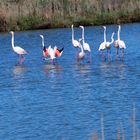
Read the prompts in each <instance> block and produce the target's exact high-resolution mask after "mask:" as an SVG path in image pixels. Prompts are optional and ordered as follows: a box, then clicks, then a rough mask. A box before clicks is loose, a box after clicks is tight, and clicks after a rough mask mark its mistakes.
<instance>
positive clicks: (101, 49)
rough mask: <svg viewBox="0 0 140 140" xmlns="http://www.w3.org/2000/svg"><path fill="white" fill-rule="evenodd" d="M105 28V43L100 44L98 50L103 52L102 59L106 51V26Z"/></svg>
mask: <svg viewBox="0 0 140 140" xmlns="http://www.w3.org/2000/svg"><path fill="white" fill-rule="evenodd" d="M103 28H104V42H102V43H101V44H100V47H99V49H98V50H99V51H101V52H102V58H103V57H104V55H103V51H104V50H105V49H106V26H103Z"/></svg>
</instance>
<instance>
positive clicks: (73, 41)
mask: <svg viewBox="0 0 140 140" xmlns="http://www.w3.org/2000/svg"><path fill="white" fill-rule="evenodd" d="M71 29H72V45H73V46H74V47H75V48H80V47H79V42H78V41H77V40H75V39H74V29H73V24H72V25H71Z"/></svg>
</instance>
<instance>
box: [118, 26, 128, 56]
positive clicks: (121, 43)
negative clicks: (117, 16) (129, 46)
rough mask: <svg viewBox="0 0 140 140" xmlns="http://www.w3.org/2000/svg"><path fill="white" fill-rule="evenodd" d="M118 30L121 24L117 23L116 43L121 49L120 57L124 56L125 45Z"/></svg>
mask: <svg viewBox="0 0 140 140" xmlns="http://www.w3.org/2000/svg"><path fill="white" fill-rule="evenodd" d="M120 31H121V26H120V25H119V27H118V45H119V48H120V49H121V50H122V59H123V58H124V49H126V45H125V43H124V41H123V40H121V39H120Z"/></svg>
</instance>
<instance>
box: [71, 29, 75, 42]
mask: <svg viewBox="0 0 140 140" xmlns="http://www.w3.org/2000/svg"><path fill="white" fill-rule="evenodd" d="M71 28H72V40H74V30H73V27H71Z"/></svg>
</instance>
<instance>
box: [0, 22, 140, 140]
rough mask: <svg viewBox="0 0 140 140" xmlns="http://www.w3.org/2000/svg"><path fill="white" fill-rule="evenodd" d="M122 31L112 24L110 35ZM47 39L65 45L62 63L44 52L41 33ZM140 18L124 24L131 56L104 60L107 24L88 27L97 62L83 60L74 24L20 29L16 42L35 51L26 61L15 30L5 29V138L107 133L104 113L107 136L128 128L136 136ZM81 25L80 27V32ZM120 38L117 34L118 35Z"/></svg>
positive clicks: (0, 90)
mask: <svg viewBox="0 0 140 140" xmlns="http://www.w3.org/2000/svg"><path fill="white" fill-rule="evenodd" d="M113 31H115V32H117V26H116V25H110V26H107V38H108V40H110V36H111V33H112V32H113ZM39 34H43V35H44V36H45V45H46V46H49V45H50V44H51V45H52V46H53V45H57V46H58V47H60V48H61V47H63V46H64V47H65V50H64V53H63V56H62V58H60V59H59V60H58V63H57V64H56V65H51V64H47V63H46V62H45V61H44V60H43V57H42V48H41V38H40V37H39ZM139 34H140V24H139V23H135V24H125V25H122V31H121V38H122V39H123V40H124V41H125V42H126V46H127V49H126V50H125V60H124V61H116V60H115V49H114V48H112V59H113V61H112V62H111V63H109V62H107V61H106V62H103V61H102V60H101V58H100V56H99V52H98V47H99V45H100V43H101V42H102V41H103V28H102V27H100V26H98V27H87V28H85V35H86V37H85V39H86V42H88V43H89V44H90V46H91V49H92V61H93V62H92V64H77V62H76V57H75V56H76V50H75V49H74V48H73V47H72V44H71V29H70V28H67V29H53V30H40V31H28V32H16V33H15V44H16V45H19V46H22V47H23V48H24V49H25V50H26V51H28V53H29V55H27V56H26V61H25V63H24V64H23V65H17V63H18V60H19V58H18V56H17V55H16V54H15V53H14V52H13V51H12V48H11V36H10V34H7V33H6V34H0V42H1V45H0V46H1V47H0V54H1V56H0V57H1V62H0V63H1V67H0V70H1V72H0V79H1V80H0V99H1V100H0V139H1V140H15V139H18V140H19V139H20V140H22V139H24V140H25V139H27V140H28V139H29V140H31V139H34V140H40V139H44V140H72V139H73V140H78V139H79V140H81V139H82V140H90V139H92V137H93V135H94V134H98V135H99V137H100V138H101V115H103V120H104V133H105V139H108V140H109V139H114V140H115V139H117V135H118V134H117V133H118V129H119V128H123V131H124V133H125V139H127V140H129V139H132V134H133V131H132V127H133V126H132V116H133V104H135V107H136V127H137V130H138V131H137V132H138V135H139V132H140V119H139V118H140V104H139V102H140V92H139V91H140V86H139V83H140V69H139V68H140V51H139V48H140V45H139V44H140V35H139ZM80 36H81V30H80V29H79V28H75V38H76V39H78V38H80ZM115 38H116V35H115Z"/></svg>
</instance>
